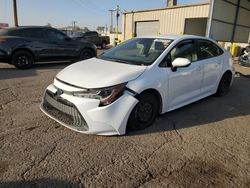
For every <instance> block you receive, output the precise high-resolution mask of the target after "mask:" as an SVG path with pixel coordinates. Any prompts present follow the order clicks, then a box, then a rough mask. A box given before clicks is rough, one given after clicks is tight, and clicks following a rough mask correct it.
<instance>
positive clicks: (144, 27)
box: [135, 21, 160, 37]
mask: <svg viewBox="0 0 250 188" xmlns="http://www.w3.org/2000/svg"><path fill="white" fill-rule="evenodd" d="M135 26H136V30H135V33H136V36H137V37H141V36H146V35H157V34H159V31H160V23H159V21H144V22H136V24H135Z"/></svg>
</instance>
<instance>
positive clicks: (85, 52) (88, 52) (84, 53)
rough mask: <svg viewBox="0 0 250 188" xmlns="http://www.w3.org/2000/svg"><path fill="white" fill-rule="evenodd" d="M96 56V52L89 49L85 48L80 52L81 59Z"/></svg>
mask: <svg viewBox="0 0 250 188" xmlns="http://www.w3.org/2000/svg"><path fill="white" fill-rule="evenodd" d="M92 57H94V54H93V52H92V51H91V50H89V49H84V50H82V51H81V53H80V60H85V59H89V58H92Z"/></svg>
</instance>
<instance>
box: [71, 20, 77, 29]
mask: <svg viewBox="0 0 250 188" xmlns="http://www.w3.org/2000/svg"><path fill="white" fill-rule="evenodd" d="M76 23H77V21H72V30H73V31H75V30H76Z"/></svg>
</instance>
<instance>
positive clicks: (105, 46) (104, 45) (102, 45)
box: [101, 41, 107, 49]
mask: <svg viewBox="0 0 250 188" xmlns="http://www.w3.org/2000/svg"><path fill="white" fill-rule="evenodd" d="M101 48H102V49H106V48H107V43H106V41H103V42H102V44H101Z"/></svg>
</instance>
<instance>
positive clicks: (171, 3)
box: [167, 0, 177, 7]
mask: <svg viewBox="0 0 250 188" xmlns="http://www.w3.org/2000/svg"><path fill="white" fill-rule="evenodd" d="M176 5H177V0H167V7H172V6H176Z"/></svg>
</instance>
